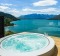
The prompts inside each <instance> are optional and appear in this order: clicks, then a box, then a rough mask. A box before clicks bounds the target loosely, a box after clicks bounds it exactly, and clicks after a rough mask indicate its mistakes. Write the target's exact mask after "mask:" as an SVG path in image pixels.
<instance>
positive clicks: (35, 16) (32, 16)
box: [19, 14, 55, 19]
mask: <svg viewBox="0 0 60 56" xmlns="http://www.w3.org/2000/svg"><path fill="white" fill-rule="evenodd" d="M54 16H55V15H48V14H28V15H22V16H20V17H19V19H50V18H53V17H54Z"/></svg>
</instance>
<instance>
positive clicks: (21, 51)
mask: <svg viewBox="0 0 60 56" xmlns="http://www.w3.org/2000/svg"><path fill="white" fill-rule="evenodd" d="M54 46H55V43H54V40H53V39H52V38H50V37H49V36H47V35H43V34H39V33H18V34H13V35H9V36H6V37H4V38H2V39H0V55H1V56H52V55H53V53H54Z"/></svg>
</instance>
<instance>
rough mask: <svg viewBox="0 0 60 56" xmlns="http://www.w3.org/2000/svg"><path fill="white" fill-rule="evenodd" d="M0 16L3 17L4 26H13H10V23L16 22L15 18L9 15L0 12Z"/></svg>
mask: <svg viewBox="0 0 60 56" xmlns="http://www.w3.org/2000/svg"><path fill="white" fill-rule="evenodd" d="M0 16H4V26H10V25H14V24H10V22H11V21H15V20H18V19H17V18H16V17H14V16H13V15H11V14H8V13H4V12H0Z"/></svg>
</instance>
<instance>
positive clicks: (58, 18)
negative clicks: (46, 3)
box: [51, 14, 60, 20]
mask: <svg viewBox="0 0 60 56" xmlns="http://www.w3.org/2000/svg"><path fill="white" fill-rule="evenodd" d="M51 20H60V14H59V15H56V16H55V17H53V18H51Z"/></svg>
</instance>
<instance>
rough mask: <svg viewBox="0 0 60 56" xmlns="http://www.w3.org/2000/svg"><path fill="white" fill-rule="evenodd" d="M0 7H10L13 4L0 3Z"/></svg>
mask: <svg viewBox="0 0 60 56" xmlns="http://www.w3.org/2000/svg"><path fill="white" fill-rule="evenodd" d="M0 5H2V6H12V5H13V4H8V3H1V4H0Z"/></svg>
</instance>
